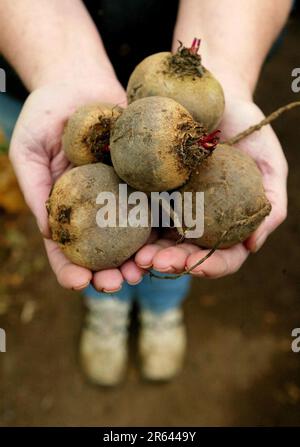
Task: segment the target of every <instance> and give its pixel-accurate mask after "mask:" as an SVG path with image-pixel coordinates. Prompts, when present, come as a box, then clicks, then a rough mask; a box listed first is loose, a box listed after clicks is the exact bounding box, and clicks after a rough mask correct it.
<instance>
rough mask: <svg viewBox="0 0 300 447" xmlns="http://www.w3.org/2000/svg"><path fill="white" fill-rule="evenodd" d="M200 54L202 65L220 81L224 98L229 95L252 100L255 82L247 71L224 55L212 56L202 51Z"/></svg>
mask: <svg viewBox="0 0 300 447" xmlns="http://www.w3.org/2000/svg"><path fill="white" fill-rule="evenodd" d="M201 56H202V62H203V65H204V67H206V68H207V69H208V70H209V71H211V72H212V74H213V75H214V76H215V77H216V78H217V79H218V81H219V82H220V83H221V85H222V87H223V90H224V94H225V99H226V97H231V98H238V99H241V100H245V101H253V91H254V88H255V82H252V80H251V78H250V77H249V72H248V71H246V70H243V69H242V68H241V67H239V66H237V64H234V63H233V62H230V61H229V60H228V59H227V58H226V59H225V57H226V55H223V56H222V57H218V56H216V55H213V56H212V55H211V54H210V53H209V52H206V51H203V52H201Z"/></svg>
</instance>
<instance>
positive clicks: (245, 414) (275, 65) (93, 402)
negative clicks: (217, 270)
mask: <svg viewBox="0 0 300 447" xmlns="http://www.w3.org/2000/svg"><path fill="white" fill-rule="evenodd" d="M299 40H300V27H299V22H298V23H296V21H294V23H293V21H292V23H291V25H290V27H289V30H288V34H287V36H286V38H285V40H284V42H283V44H282V46H281V47H280V48H279V49H278V51H277V52H276V54H274V56H273V58H272V60H271V61H269V62H268V63H267V64H266V66H265V67H264V70H263V73H262V76H261V80H260V83H259V86H258V90H257V94H256V100H257V103H258V104H259V105H260V106H261V107H262V109H263V110H264V111H265V112H266V113H269V112H271V111H272V110H274V109H275V108H277V107H278V106H280V105H282V104H284V103H287V102H288V101H292V100H295V99H296V94H293V93H292V92H291V87H290V84H291V71H292V69H293V68H294V67H296V66H299V58H297V57H296V56H297V55H299V54H298V53H299V52H298V49H299ZM249 63H250V61H249ZM297 96H298V99H299V95H297ZM274 127H275V129H276V131H277V133H278V136H279V138H280V139H281V141H282V143H283V146H284V149H285V152H286V156H287V158H288V161H289V164H290V176H289V217H288V219H287V221H286V222H285V223H284V224H283V225H282V226H281V227H280V229H278V230H277V231H276V232H275V234H274V235H272V237H270V239H269V241H268V243H267V244H266V245H265V247H264V248H263V250H261V252H260V253H258V254H256V255H253V256H251V257H250V259H249V260H248V262H247V263H246V265H245V266H244V267H243V268H242V269H241V270H240V271H239V272H238V273H237V274H235V275H233V276H231V277H227V278H224V279H220V280H216V281H206V280H198V281H194V284H193V289H192V292H191V293H190V296H189V298H188V300H187V301H186V304H185V310H186V322H187V327H188V333H189V348H188V355H187V360H186V365H185V369H184V372H183V373H182V375H181V376H180V377H179V378H178V379H177V380H175V381H174V382H172V383H169V384H163V385H153V384H149V383H146V382H144V381H142V380H141V379H140V376H139V373H138V359H137V356H136V354H135V346H136V342H135V336H133V337H132V343H131V348H132V349H131V352H132V355H131V359H130V364H129V368H128V376H127V380H126V382H125V383H124V384H123V385H122V386H120V387H119V388H117V389H113V390H106V389H101V388H96V387H93V386H91V385H89V384H88V383H87V382H86V380H85V378H84V377H83V375H82V374H81V371H80V368H79V365H78V359H77V344H78V338H79V334H80V327H81V323H82V318H83V307H82V303H81V299H80V296H79V295H78V294H75V293H72V292H68V291H65V290H62V289H61V288H60V287H59V286H58V285H57V283H56V281H55V279H54V276H53V274H52V272H51V270H50V268H49V267H48V265H47V262H46V259H45V255H44V251H43V246H42V243H41V241H40V237H39V235H38V232H37V229H36V226H35V223H34V222H33V219H32V218H31V217H28V216H25V217H19V218H18V219H15V218H13V219H12V218H8V217H5V216H2V217H1V232H0V234H1V251H0V262H1V287H0V327H2V328H4V329H5V330H6V333H7V352H6V353H0V425H2V426H20V425H22V426H33V425H38V426H50V425H58V426H76V425H84V426H86V425H101V426H118V425H122V426H136V425H137V426H141V425H144V426H153V425H167V426H178V425H181V426H184V425H190V426H196V425H197V426H203V425H209V426H216V425H218V426H228V425H229V426H232V425H253V424H254V425H264V426H273V425H300V353H299V354H295V353H293V352H292V351H291V341H292V338H291V331H292V329H293V328H295V327H300V300H299V295H300V291H299V265H300V254H299V242H300V241H299V219H300V201H299V190H300V177H299V166H300V150H299V136H300V134H299V111H298V112H297V111H294V112H291V113H290V114H289V115H288V116H285V117H282V118H281V119H280V120H279V121H278V122H277V123H276V124H275V125H274ZM262 149H263V148H262ZM133 332H134V335H135V334H136V329H135V327H134V331H133Z"/></svg>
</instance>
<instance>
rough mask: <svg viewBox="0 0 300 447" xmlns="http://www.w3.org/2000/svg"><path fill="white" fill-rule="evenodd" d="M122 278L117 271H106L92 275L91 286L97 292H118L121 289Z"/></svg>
mask: <svg viewBox="0 0 300 447" xmlns="http://www.w3.org/2000/svg"><path fill="white" fill-rule="evenodd" d="M123 282H124V278H123V275H122V273H121V272H120V270H119V269H117V268H115V269H106V270H101V271H100V272H96V273H94V277H93V285H94V287H95V289H96V290H98V291H99V292H108V293H113V292H118V291H119V290H120V289H121V288H122V284H123Z"/></svg>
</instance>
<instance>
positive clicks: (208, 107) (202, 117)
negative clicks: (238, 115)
mask: <svg viewBox="0 0 300 447" xmlns="http://www.w3.org/2000/svg"><path fill="white" fill-rule="evenodd" d="M199 44H200V41H199V39H194V42H193V44H192V46H191V48H185V47H184V46H182V45H180V47H179V48H178V50H177V52H176V53H175V54H172V53H169V52H163V53H156V54H153V55H151V56H148V57H147V58H146V59H144V60H143V61H142V62H141V63H140V64H139V65H137V67H136V68H135V70H134V71H133V73H132V75H131V76H130V79H129V82H128V86H127V96H128V102H129V103H131V102H133V101H136V100H137V99H140V98H144V97H146V96H167V97H169V98H173V99H175V100H176V101H177V102H179V103H180V104H182V105H183V106H184V107H185V108H186V109H187V110H188V111H189V112H190V113H191V115H192V117H193V118H194V119H195V120H196V121H199V122H200V123H202V124H204V125H205V126H206V127H207V129H208V130H209V131H210V130H213V129H214V128H216V126H217V125H218V123H219V122H220V120H221V118H222V115H223V112H224V104H225V103H224V93H223V89H222V87H221V85H220V83H219V82H218V81H217V79H216V78H215V77H214V76H213V75H212V73H211V72H210V71H208V70H207V69H206V68H205V67H204V66H203V65H202V63H201V57H200V55H199V54H198V50H199Z"/></svg>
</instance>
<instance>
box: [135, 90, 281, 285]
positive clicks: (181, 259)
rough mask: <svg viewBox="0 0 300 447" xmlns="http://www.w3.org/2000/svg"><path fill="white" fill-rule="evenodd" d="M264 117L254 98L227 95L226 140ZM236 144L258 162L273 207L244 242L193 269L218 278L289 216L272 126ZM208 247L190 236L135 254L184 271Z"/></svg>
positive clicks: (146, 262) (145, 264) (141, 261)
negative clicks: (244, 98) (197, 242)
mask: <svg viewBox="0 0 300 447" xmlns="http://www.w3.org/2000/svg"><path fill="white" fill-rule="evenodd" d="M263 118H264V115H263V113H262V111H261V110H260V109H259V108H258V107H257V106H256V105H255V104H254V103H253V102H252V101H251V100H248V99H247V100H241V99H230V100H228V99H227V103H226V110H225V113H224V117H223V120H222V122H221V124H220V126H219V129H220V130H221V132H222V134H221V140H222V141H224V140H226V139H228V138H230V137H232V136H234V135H236V134H238V133H239V132H241V131H243V130H245V129H246V128H248V127H249V126H251V125H253V124H256V123H258V122H259V121H261V120H262V119H263ZM237 147H239V148H240V150H243V151H245V152H247V153H248V154H249V155H250V156H251V157H252V158H253V159H254V160H255V162H256V163H257V166H258V168H259V169H260V171H261V173H262V176H263V184H264V188H265V192H266V195H267V197H268V199H269V201H270V202H271V205H272V211H271V213H270V215H269V216H268V217H266V219H265V220H264V221H263V222H262V223H261V225H260V226H259V228H258V229H257V230H256V231H255V232H254V233H253V234H252V235H251V236H250V237H249V239H248V240H247V241H245V242H244V243H243V244H242V243H241V244H237V245H235V246H233V247H231V248H227V249H218V250H217V251H216V252H215V253H214V254H213V255H212V256H211V257H210V258H208V259H207V260H206V261H205V262H204V263H203V264H201V265H199V266H198V267H196V268H195V269H193V271H192V272H191V273H192V274H193V275H195V276H200V277H208V278H218V277H221V276H225V275H228V274H231V273H234V272H236V271H237V270H238V269H239V268H240V267H241V265H242V264H243V263H244V261H245V260H246V259H247V257H248V255H249V252H256V251H257V250H259V249H260V247H261V246H262V245H263V243H264V242H265V240H266V239H267V237H268V236H269V234H270V233H272V231H274V230H275V229H276V228H277V227H278V226H279V225H280V224H281V222H283V220H284V219H285V217H286V213H287V191H286V180H287V171H288V169H287V162H286V159H285V157H284V154H283V151H282V148H281V145H280V143H279V141H278V139H277V137H276V135H275V133H274V131H273V130H272V128H271V126H267V127H264V128H262V129H261V130H260V131H258V132H255V133H253V134H252V135H251V136H249V137H247V138H245V139H244V140H242V141H241V142H240V143H239V144H237ZM207 253H208V250H204V249H201V248H199V247H197V246H195V245H193V244H192V243H190V242H189V241H188V240H186V242H183V243H180V244H176V243H175V242H174V240H170V239H168V238H164V239H159V240H157V241H156V242H154V243H152V244H151V245H147V246H144V247H143V248H141V249H140V250H139V252H138V253H137V254H136V256H135V261H136V264H137V265H138V266H139V267H140V268H144V269H146V268H153V269H155V270H157V271H160V272H165V273H181V272H183V271H186V270H188V269H190V268H191V267H192V266H193V265H195V264H196V263H197V261H198V260H199V259H201V258H202V257H204V256H205V255H206V254H207Z"/></svg>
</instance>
